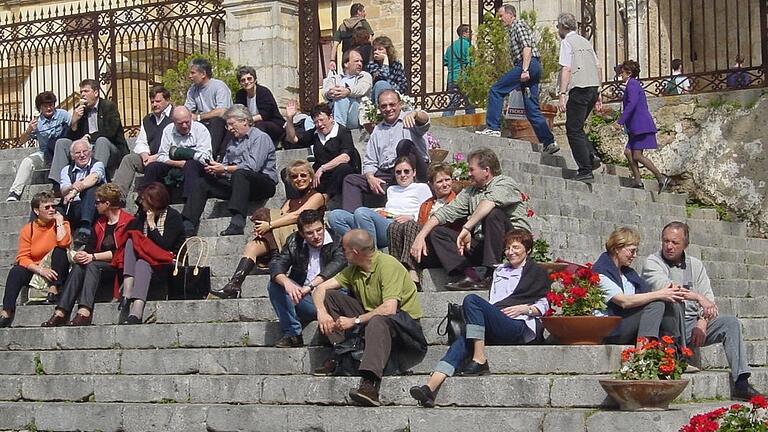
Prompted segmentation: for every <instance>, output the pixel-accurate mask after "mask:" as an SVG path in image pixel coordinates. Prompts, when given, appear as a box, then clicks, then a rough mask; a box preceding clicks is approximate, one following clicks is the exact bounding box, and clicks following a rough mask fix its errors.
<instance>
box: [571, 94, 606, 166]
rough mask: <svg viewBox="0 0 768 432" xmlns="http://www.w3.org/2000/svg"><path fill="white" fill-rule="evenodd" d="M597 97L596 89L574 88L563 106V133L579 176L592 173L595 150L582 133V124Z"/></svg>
mask: <svg viewBox="0 0 768 432" xmlns="http://www.w3.org/2000/svg"><path fill="white" fill-rule="evenodd" d="M597 95H598V90H597V87H586V88H581V87H574V88H572V89H571V91H570V92H568V103H567V104H566V106H565V115H566V120H565V131H566V134H567V135H568V145H570V146H571V153H572V154H573V159H575V160H576V165H578V166H579V174H586V173H590V172H592V155H593V154H594V153H595V148H594V146H593V145H592V142H591V141H589V139H587V134H586V133H584V123H585V122H586V121H587V117H589V113H591V112H592V108H593V107H594V106H595V102H597Z"/></svg>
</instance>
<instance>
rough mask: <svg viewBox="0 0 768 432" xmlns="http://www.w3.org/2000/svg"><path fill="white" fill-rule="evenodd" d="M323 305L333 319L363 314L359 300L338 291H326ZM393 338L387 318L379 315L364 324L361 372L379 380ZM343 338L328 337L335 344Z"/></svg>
mask: <svg viewBox="0 0 768 432" xmlns="http://www.w3.org/2000/svg"><path fill="white" fill-rule="evenodd" d="M324 304H325V308H326V309H327V310H328V313H329V314H330V315H331V316H332V317H333V319H336V318H338V317H340V316H345V317H356V316H359V315H362V314H364V313H365V310H364V309H363V305H362V304H360V301H359V300H357V299H356V298H354V297H352V296H349V295H346V294H344V293H342V292H340V291H338V290H333V291H326V293H325V302H324ZM394 336H395V330H394V324H393V323H392V320H391V318H389V317H385V316H381V315H379V316H375V317H373V318H371V320H370V321H368V322H367V323H365V336H364V339H365V349H364V351H363V357H362V359H360V368H359V369H360V371H361V372H369V373H371V374H373V375H375V376H376V377H377V378H379V379H381V377H382V376H383V375H384V368H385V367H386V366H387V361H388V360H389V354H390V353H391V352H392V338H393V337H394ZM345 338H346V337H345V335H343V334H340V333H336V334H333V335H330V336H329V337H328V339H329V340H330V341H331V342H336V343H338V342H341V341H343V340H344V339H345Z"/></svg>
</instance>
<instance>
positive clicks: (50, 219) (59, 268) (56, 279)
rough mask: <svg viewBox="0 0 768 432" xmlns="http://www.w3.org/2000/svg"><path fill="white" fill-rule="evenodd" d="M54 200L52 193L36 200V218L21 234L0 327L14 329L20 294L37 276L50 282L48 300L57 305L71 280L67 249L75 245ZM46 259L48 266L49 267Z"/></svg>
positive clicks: (39, 195)
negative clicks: (68, 280) (61, 293)
mask: <svg viewBox="0 0 768 432" xmlns="http://www.w3.org/2000/svg"><path fill="white" fill-rule="evenodd" d="M54 199H55V198H54V196H53V194H52V193H50V192H39V193H37V194H35V196H34V197H32V204H31V207H32V212H33V213H34V214H35V216H36V218H35V220H33V221H31V222H29V223H27V224H25V225H24V226H23V227H22V228H21V231H19V251H18V253H17V254H16V262H15V264H14V265H13V267H11V270H10V271H9V272H8V278H7V279H6V281H5V293H4V294H3V309H2V310H1V311H0V328H1V327H10V326H11V324H12V323H13V317H14V315H15V312H16V300H17V299H18V298H19V293H21V289H22V287H24V286H25V285H28V284H29V282H30V280H31V279H32V277H33V276H34V275H39V276H41V277H42V278H44V279H45V280H46V282H47V283H48V297H47V301H49V302H51V303H53V302H55V300H56V296H57V295H58V288H59V287H60V286H61V285H63V283H64V281H65V280H66V278H67V273H68V272H69V261H68V260H67V248H68V247H69V245H70V244H71V243H72V237H71V236H70V232H69V222H67V221H65V220H64V216H62V215H61V213H59V212H57V211H56V206H55V204H54V203H53V201H54ZM46 258H48V259H47V261H48V264H45V261H46Z"/></svg>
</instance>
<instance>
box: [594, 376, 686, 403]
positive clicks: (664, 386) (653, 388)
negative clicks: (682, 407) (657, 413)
mask: <svg viewBox="0 0 768 432" xmlns="http://www.w3.org/2000/svg"><path fill="white" fill-rule="evenodd" d="M599 381H600V385H601V386H603V389H604V390H605V392H606V393H608V395H609V396H610V397H611V398H613V400H615V401H616V402H617V403H618V404H619V408H621V409H622V410H624V411H641V410H642V411H649V410H666V409H669V403H670V402H672V401H673V400H674V399H675V398H676V397H677V396H678V395H680V393H682V392H683V390H685V387H686V386H687V385H688V380H685V379H679V380H618V379H601V380H599Z"/></svg>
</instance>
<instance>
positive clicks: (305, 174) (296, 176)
mask: <svg viewBox="0 0 768 432" xmlns="http://www.w3.org/2000/svg"><path fill="white" fill-rule="evenodd" d="M290 177H291V180H296V179H297V178H303V179H305V178H309V174H307V173H299V174H291V175H290Z"/></svg>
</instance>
